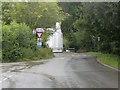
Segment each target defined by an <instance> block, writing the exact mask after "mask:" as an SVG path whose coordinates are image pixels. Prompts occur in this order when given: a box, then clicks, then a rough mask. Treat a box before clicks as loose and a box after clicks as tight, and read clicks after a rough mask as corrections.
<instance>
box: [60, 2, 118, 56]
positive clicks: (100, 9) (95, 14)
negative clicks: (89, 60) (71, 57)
mask: <svg viewBox="0 0 120 90" xmlns="http://www.w3.org/2000/svg"><path fill="white" fill-rule="evenodd" d="M59 5H60V6H61V7H62V8H63V10H64V11H65V12H67V13H69V14H70V17H69V18H67V19H66V20H65V21H64V22H63V24H62V29H63V33H64V35H65V37H67V39H68V41H69V47H75V48H76V50H79V51H101V52H105V53H113V54H120V42H119V38H120V34H119V31H120V21H119V19H118V17H119V15H120V3H119V2H102V3H98V2H91V3H80V2H79V3H75V2H74V3H73V2H68V3H67V2H66V3H62V2H60V3H59Z"/></svg>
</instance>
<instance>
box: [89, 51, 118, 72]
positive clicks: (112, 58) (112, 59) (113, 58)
mask: <svg viewBox="0 0 120 90" xmlns="http://www.w3.org/2000/svg"><path fill="white" fill-rule="evenodd" d="M88 54H92V55H96V56H97V59H98V60H99V61H100V62H101V63H103V64H106V65H109V66H111V67H114V68H116V69H119V70H120V67H119V64H120V56H118V55H113V54H104V53H100V52H88Z"/></svg>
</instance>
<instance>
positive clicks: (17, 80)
mask: <svg viewBox="0 0 120 90" xmlns="http://www.w3.org/2000/svg"><path fill="white" fill-rule="evenodd" d="M15 64H16V65H15ZM15 64H14V65H13V67H12V68H13V69H14V70H13V69H12V70H11V68H7V67H9V66H10V65H11V64H7V65H6V66H4V68H3V71H5V72H4V75H3V78H2V88H118V71H116V70H114V69H111V68H108V67H106V66H103V65H101V64H100V63H98V62H97V61H96V58H95V57H94V56H91V55H85V54H76V53H56V54H55V57H54V58H53V59H50V60H48V61H45V62H43V63H41V61H35V62H26V63H22V65H21V64H19V63H15ZM18 64H19V65H18ZM17 65H18V67H17V69H16V68H15V66H17ZM20 65H21V66H20ZM21 67H23V68H22V69H21ZM19 68H20V69H19ZM5 78H6V79H5Z"/></svg>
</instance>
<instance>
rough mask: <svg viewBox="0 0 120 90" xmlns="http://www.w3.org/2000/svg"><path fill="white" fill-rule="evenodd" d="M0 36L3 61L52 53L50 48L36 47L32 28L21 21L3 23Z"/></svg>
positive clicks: (40, 56) (46, 55) (42, 56)
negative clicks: (0, 36) (8, 23)
mask: <svg viewBox="0 0 120 90" xmlns="http://www.w3.org/2000/svg"><path fill="white" fill-rule="evenodd" d="M2 36H3V40H2V55H3V62H13V61H14V62H15V61H21V60H25V59H26V60H29V59H33V58H37V59H42V58H47V57H49V55H52V54H51V53H52V52H51V50H50V49H47V48H41V49H38V48H37V46H36V43H37V42H36V38H35V37H34V35H33V34H32V30H31V29H30V28H29V27H28V26H27V25H25V24H23V23H20V24H18V23H16V22H12V23H11V24H10V25H3V27H2Z"/></svg>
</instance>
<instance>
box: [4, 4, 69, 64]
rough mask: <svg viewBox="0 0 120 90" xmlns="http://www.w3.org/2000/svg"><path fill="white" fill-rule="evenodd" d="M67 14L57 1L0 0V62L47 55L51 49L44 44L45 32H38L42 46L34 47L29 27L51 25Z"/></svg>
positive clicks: (47, 34)
mask: <svg viewBox="0 0 120 90" xmlns="http://www.w3.org/2000/svg"><path fill="white" fill-rule="evenodd" d="M66 16H67V14H66V13H64V12H62V9H61V8H60V7H59V6H58V4H57V3H50V2H49V3H47V2H46V3H45V2H40V3H38V2H32V3H25V2H22V3H20V2H11V3H9V2H4V3H2V23H3V25H2V55H3V62H11V61H22V60H23V61H24V60H33V59H37V60H38V59H42V58H49V57H52V56H53V53H52V50H51V49H49V48H48V47H47V46H46V41H47V37H48V36H49V32H44V34H43V36H42V41H43V47H42V48H37V40H36V39H37V38H36V36H35V34H34V35H33V32H32V31H33V29H36V28H47V27H53V26H55V23H56V22H57V21H62V20H64V18H65V17H66Z"/></svg>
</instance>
